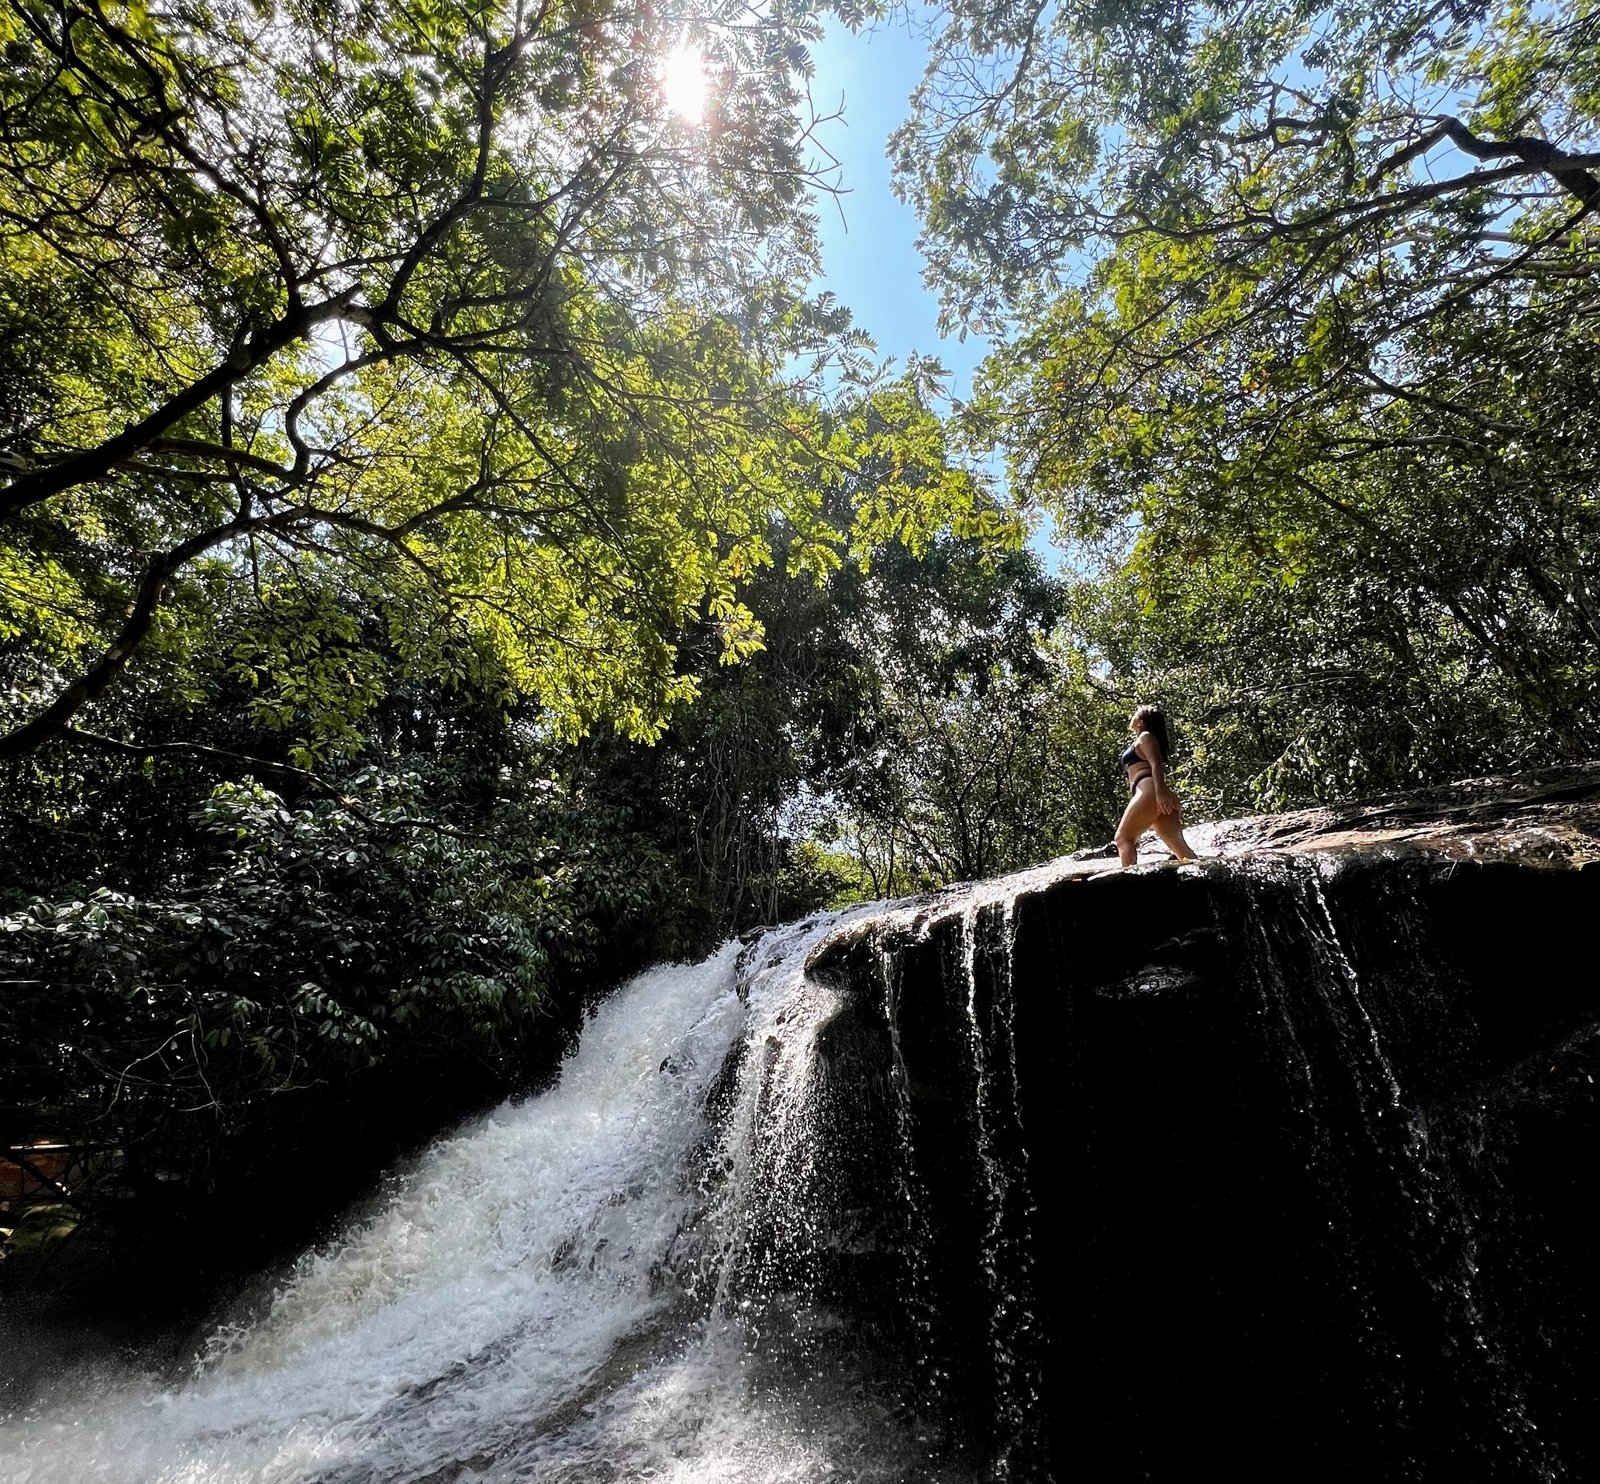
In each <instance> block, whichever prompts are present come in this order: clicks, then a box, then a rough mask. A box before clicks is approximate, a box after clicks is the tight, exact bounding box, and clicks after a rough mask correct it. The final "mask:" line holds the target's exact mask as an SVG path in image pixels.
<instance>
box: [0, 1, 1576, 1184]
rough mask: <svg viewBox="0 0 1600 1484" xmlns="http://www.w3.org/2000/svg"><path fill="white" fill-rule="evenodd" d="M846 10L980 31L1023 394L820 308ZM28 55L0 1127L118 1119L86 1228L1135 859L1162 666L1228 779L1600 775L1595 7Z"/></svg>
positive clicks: (1320, 782)
mask: <svg viewBox="0 0 1600 1484" xmlns="http://www.w3.org/2000/svg"><path fill="white" fill-rule="evenodd" d="M824 14H827V15H831V16H834V17H837V18H838V19H840V20H842V21H844V22H845V23H846V24H847V25H849V26H853V27H861V26H864V25H868V24H883V25H897V24H913V25H923V26H926V27H927V28H928V30H927V40H928V45H929V54H930V64H929V69H928V73H927V76H926V78H925V80H924V82H923V84H922V85H921V87H920V88H919V89H918V91H917V92H916V94H915V95H914V96H913V98H912V99H911V100H909V105H908V107H909V114H908V117H907V120H906V123H905V124H904V126H903V127H902V129H901V130H900V132H899V134H898V135H897V136H896V138H895V140H894V142H893V150H894V157H895V162H896V166H897V170H898V180H899V184H900V189H901V190H902V192H903V194H904V196H905V197H906V199H907V200H909V201H910V202H911V203H912V204H913V205H914V206H915V207H916V209H917V211H918V212H919V214H920V217H921V220H922V222H923V226H924V238H923V246H924V251H925V253H926V256H927V261H928V281H929V287H930V291H931V292H934V293H937V294H938V295H940V297H941V301H942V304H943V309H944V314H945V317H946V321H947V323H948V324H949V325H951V326H955V327H962V328H966V329H969V330H972V331H976V332H980V333H982V334H984V335H985V336H987V337H988V338H989V340H990V341H991V343H993V344H994V345H995V346H996V347H997V348H996V350H995V351H994V353H993V355H992V356H991V357H990V359H989V361H988V363H987V364H986V366H985V368H984V371H983V373H982V375H981V376H980V378H979V384H978V385H977V387H976V389H975V391H974V394H973V396H972V397H971V398H970V399H969V400H967V401H966V402H964V403H952V402H951V401H950V399H949V397H948V395H947V394H946V393H945V391H944V389H943V382H942V378H941V372H940V368H939V367H938V364H937V363H936V362H933V361H928V360H917V359H913V361H912V363H911V364H910V365H908V366H906V367H904V368H899V369H897V370H884V369H883V368H881V367H879V366H878V365H877V363H876V362H875V360H874V357H873V353H872V352H873V348H872V347H871V345H870V343H868V342H867V341H866V340H865V337H863V336H862V335H861V334H860V333H859V332H858V331H856V330H855V329H854V328H853V327H852V325H851V322H850V315H849V312H848V308H847V307H846V306H843V305H840V304H838V303H836V302H835V301H834V300H833V299H832V298H831V297H830V296H829V295H828V294H826V293H820V292H818V291H817V290H816V287H815V284H816V280H817V277H818V273H819V263H818V256H817V242H816V231H815V211H816V206H817V202H818V200H819V199H824V198H825V197H826V193H827V191H828V190H829V189H830V187H831V181H830V179H829V177H828V176H827V174H826V172H820V173H819V171H818V169H817V167H816V166H815V164H814V162H813V161H814V153H813V151H812V149H811V148H810V144H809V137H810V131H811V130H812V128H813V127H814V126H815V123H816V120H815V119H814V118H812V117H811V116H810V115H809V114H808V112H807V108H808V104H807V94H806V90H805V86H804V83H805V79H806V74H807V69H808V66H809V63H808V55H807V50H808V47H810V46H811V45H812V44H814V43H815V42H816V40H817V39H818V37H819V36H820V34H821V32H820V27H821V24H822V21H823V18H824ZM686 38H687V39H688V41H690V42H692V44H693V45H694V47H696V48H698V51H699V53H700V54H701V55H702V56H703V57H704V59H705V72H706V76H707V79H708V83H709V95H710V102H709V104H708V108H707V112H706V114H705V116H704V118H703V119H700V120H690V119H687V118H685V117H684V116H682V115H681V114H680V113H678V112H676V111H675V110H674V109H673V108H672V107H671V106H669V103H668V101H667V99H666V98H665V97H664V95H663V91H662V88H661V86H660V77H659V72H658V63H659V59H660V58H662V57H663V56H666V55H668V54H670V53H672V52H673V50H674V49H681V48H682V47H683V46H684V45H685V40H686ZM0 52H3V55H4V62H5V65H4V67H3V68H0V1069H3V1079H0V1141H3V1142H4V1143H6V1144H7V1145H8V1146H10V1147H14V1146H20V1145H23V1144H27V1143H29V1142H31V1141H32V1140H33V1139H34V1138H36V1137H39V1136H44V1135H48V1136H50V1137H52V1138H55V1139H58V1140H63V1141H65V1142H67V1143H70V1144H74V1145H77V1146H82V1147H85V1148H87V1147H98V1148H104V1147H111V1148H114V1149H115V1150H116V1151H117V1156H116V1159H115V1160H113V1161H103V1162H102V1164H101V1166H100V1168H101V1169H102V1176H101V1177H100V1178H98V1179H97V1180H96V1181H90V1182H88V1183H87V1184H85V1185H83V1186H82V1187H81V1188H74V1189H72V1190H67V1191H60V1192H58V1194H60V1195H62V1196H63V1197H64V1198H68V1199H70V1200H72V1201H74V1202H76V1203H77V1204H79V1205H80V1207H81V1208H82V1209H84V1210H85V1211H89V1212H91V1213H94V1212H99V1211H102V1210H109V1209H118V1208H120V1207H121V1206H122V1205H125V1204H127V1203H128V1198H129V1197H130V1196H132V1197H134V1198H135V1204H136V1203H137V1201H138V1200H144V1201H146V1202H147V1203H148V1202H150V1201H154V1200H156V1199H157V1197H158V1196H159V1198H160V1200H162V1201H166V1202H167V1203H168V1205H171V1203H172V1202H173V1201H174V1200H176V1201H178V1202H179V1203H180V1204H181V1203H183V1202H187V1203H189V1204H188V1206H187V1207H185V1209H196V1208H198V1207H197V1203H198V1204H199V1205H203V1204H204V1203H205V1202H206V1201H213V1202H215V1201H219V1200H222V1199H223V1198H224V1197H225V1196H226V1195H227V1193H228V1192H230V1191H231V1192H235V1193H237V1192H240V1191H242V1190H244V1189H245V1188H247V1187H248V1185H249V1183H250V1182H251V1180H252V1179H254V1178H256V1177H258V1176H259V1175H260V1174H261V1172H262V1171H263V1170H266V1169H269V1168H280V1167H286V1166H288V1165H292V1164H293V1163H294V1162H295V1161H296V1160H297V1159H298V1157H299V1155H300V1154H301V1153H302V1152H303V1151H304V1150H305V1149H306V1148H307V1147H308V1146H309V1144H310V1143H311V1142H312V1141H313V1140H314V1139H315V1138H316V1137H317V1130H318V1129H319V1128H321V1127H325V1126H326V1125H327V1123H328V1122H329V1121H330V1120H335V1119H337V1120H339V1121H340V1126H341V1128H343V1129H345V1130H347V1132H348V1133H349V1137H351V1138H352V1139H353V1140H356V1141H357V1142H359V1141H360V1140H361V1139H363V1138H364V1139H366V1140H367V1141H368V1142H369V1143H370V1144H371V1146H372V1147H373V1148H374V1149H377V1148H378V1146H380V1145H382V1144H383V1142H384V1141H385V1140H386V1139H389V1140H393V1139H394V1138H396V1137H399V1136H402V1135H404V1134H405V1133H407V1132H410V1133H415V1134H418V1135H420V1134H423V1133H426V1132H427V1131H428V1129H429V1128H430V1127H433V1126H437V1124H438V1123H439V1122H440V1121H442V1120H444V1119H446V1118H449V1117H451V1116H454V1115H456V1114H458V1113H459V1112H461V1111H463V1110H465V1109H467V1108H469V1107H472V1106H475V1105H479V1104H482V1103H485V1102H487V1101H489V1100H491V1099H493V1098H496V1097H498V1096H501V1095H503V1094H504V1093H505V1092H507V1091H511V1090H515V1089H518V1088H522V1087H525V1086H527V1085H528V1084H529V1082H530V1079H532V1078H533V1077H535V1076H536V1070H535V1069H536V1068H537V1067H539V1066H541V1065H544V1064H546V1063H547V1062H548V1061H549V1058H550V1057H551V1055H552V1054H554V1052H556V1051H558V1050H559V1046H560V1044H561V1041H562V1036H563V1035H564V1034H565V1033H566V1026H567V1023H568V1022H567V1017H570V1015H571V1014H572V1013H574V1011H575V1009H576V1008H578V1007H581V1005H582V1003H583V1002H584V1000H585V997H586V996H588V995H590V994H591V993H593V992H596V991H598V990H600V989H603V988H604V987H605V986H606V985H608V984H610V983H614V982H615V981H616V979H617V978H618V977H619V976H620V975H622V974H623V973H625V972H627V971H628V970H629V969H631V968H633V967H635V966H636V965H638V964H639V963H641V962H643V961H644V960H646V959H648V958H650V957H656V956H662V955H685V954H690V953H696V952H699V951H702V950H703V949H704V948H706V947H707V946H709V945H710V944H711V943H713V942H715V941H717V940H718V939H719V938H721V937H724V936H726V935H727V934H729V933H731V932H736V931H741V930H743V929H746V928H749V927H751V926H753V925H756V924H759V923H763V922H769V921H773V920H777V919H780V918H783V917H786V916H792V915H796V914H799V913H803V912H806V911H809V910H813V909H815V908H817V907H819V906H822V905H825V904H827V903H829V902H834V901H840V900H849V899H852V898H860V897H875V896H883V895H896V894H902V893H906V892H912V891H917V890H922V889H926V888H929V887H933V886H937V885H940V884H943V883H946V882H949V881H952V880H958V879H966V878H971V877H976V876H983V875H988V874H993V873H995V872H999V871H1003V870H1006V869H1009V868H1013V867H1017V866H1021V865H1025V864H1029V863H1032V862H1034V861H1037V860H1040V859H1044V858H1047V857H1049V856H1052V855H1055V854H1059V853H1061V852H1063V851H1067V850H1071V849H1074V848H1077V847H1080V846H1095V845H1099V844H1100V843H1101V842H1103V841H1104V840H1106V839H1107V838H1108V837H1109V835H1110V832H1111V829H1112V827H1113V825H1114V823H1115V819H1116V814H1117V810H1118V807H1119V805H1120V799H1119V796H1118V786H1117V785H1118V780H1117V777H1116V772H1115V769H1114V768H1113V767H1112V766H1111V762H1110V760H1111V758H1112V757H1113V756H1114V755H1115V752H1116V750H1117V747H1118V745H1119V738H1120V736H1121V733H1122V728H1123V724H1124V720H1125V717H1126V715H1127V711H1128V709H1129V707H1130V706H1131V705H1132V704H1133V703H1134V702H1136V701H1139V700H1145V699H1152V698H1155V699H1160V700H1162V701H1164V702H1165V703H1166V705H1167V706H1168V708H1169V709H1170V710H1171V711H1172V712H1173V714H1174V715H1175V717H1176V719H1177V722H1178V757H1177V759H1176V762H1177V776H1178V780H1179V783H1180V785H1181V786H1182V787H1183V789H1184V790H1185V797H1186V800H1187V801H1188V804H1189V808H1190V810H1191V813H1199V814H1202V815H1203V814H1208V813H1209V814H1213V815H1215V814H1218V813H1233V812H1241V811H1246V810H1250V809H1257V808H1276V807H1282V806H1285V805H1290V804H1295V803H1303V802H1310V801H1313V800H1335V799H1341V798H1348V797H1352V796H1355V795H1358V794H1365V793H1371V792H1374V791H1379V790H1384V789H1391V788H1398V787H1403V786H1408V785H1415V784H1419V783H1425V782H1435V781H1440V780H1443V779H1445V778H1448V777H1452V776H1460V775H1462V774H1466V773H1476V772H1484V771H1489V770H1494V769H1505V768H1514V767H1518V766H1526V765H1529V764H1533V763H1541V762H1547V761H1558V760H1562V759H1576V758H1580V757H1585V756H1592V755H1593V753H1594V750H1595V749H1594V743H1593V741H1592V738H1593V737H1594V735H1595V728H1596V723H1597V720H1600V717H1597V710H1600V671H1597V667H1596V646H1597V642H1600V544H1597V535H1600V491H1597V486H1596V472H1597V457H1600V359H1597V355H1596V352H1597V350H1600V227H1597V226H1596V220H1595V217H1596V209H1597V208H1600V9H1597V8H1596V6H1595V5H1594V3H1593V0H1563V3H1559V4H1555V5H1550V6H1543V7H1538V8H1534V9H1530V8H1528V7H1526V6H1524V5H1522V4H1520V3H1507V4H1499V3H1476V0H1442V3H1432V0H1415V3H1413V0H1383V3H1381V4H1378V5H1375V6H1370V7H1365V8H1356V9H1348V8H1345V9H1341V8H1338V7H1333V8H1328V7H1317V6H1310V5H1297V4H1292V3H1283V0H1276V3H1269V0H1242V3H1240V4H1239V5H1236V6H1233V7H1220V6H1215V5H1204V4H1193V5H1190V4H1178V5H1168V4H1163V5H1152V4H1148V3H1141V0H1129V3H1122V0H1117V3H1109V4H1108V3H1105V0H1002V3H988V0H945V3H942V4H941V5H938V6H935V7H933V8H931V9H929V10H926V11H919V12H917V13H915V14H913V15H905V14H902V13H901V12H899V11H898V10H896V9H894V8H892V7H880V8H864V7H862V6H860V5H858V4H856V3H855V0H831V3H829V4H826V5H823V6H806V5H804V4H795V5H790V4H783V5H778V6H773V7H765V8H758V9H754V10H752V9H750V8H747V7H743V6H735V5H730V4H725V3H722V0H670V3H658V0H569V3H562V4H556V3H552V0H539V3H535V0H510V3H506V4H500V5H487V4H483V3H480V0H162V3H159V4H147V3H144V0H119V3H116V4H109V3H104V0H0ZM996 450H998V451H999V452H1000V453H1001V455H1003V458H1004V461H1005V468H1006V478H1005V480H1004V481H1003V482H1001V481H996V480H995V479H993V478H992V477H990V476H989V475H987V474H986V473H985V472H984V471H985V469H986V468H987V467H989V465H988V463H986V461H987V460H990V459H991V458H992V455H993V453H994V452H995V451H996ZM1041 513H1048V515H1049V516H1050V518H1051V529H1052V530H1053V532H1054V538H1053V539H1054V540H1055V542H1056V543H1057V547H1058V551H1057V552H1056V553H1055V554H1054V555H1053V556H1050V557H1049V558H1048V559H1047V558H1046V557H1044V556H1042V555H1041V552H1042V551H1043V550H1044V544H1043V539H1042V537H1041V535H1040V533H1039V526H1038V517H1039V515H1040V514H1041ZM1030 533H1031V539H1030ZM419 1089H421V1090H422V1091H421V1092H420V1094H419ZM21 1157H25V1156H21Z"/></svg>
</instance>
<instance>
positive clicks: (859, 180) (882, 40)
mask: <svg viewBox="0 0 1600 1484" xmlns="http://www.w3.org/2000/svg"><path fill="white" fill-rule="evenodd" d="M813 57H814V58H815V61H816V68H817V74H816V77H815V78H814V79H813V81H812V84H811V96H812V101H813V104H814V105H815V108H816V111H817V113H819V114H829V113H833V112H835V111H837V110H838V109H839V108H840V106H841V102H842V106H843V110H844V116H843V118H842V119H838V120H834V121H833V122H831V123H828V124H824V125H822V126H821V127H820V128H819V130H818V133H817V138H818V140H819V142H820V143H821V144H822V145H823V146H824V148H826V149H827V150H828V151H829V153H831V154H832V155H834V156H835V157H836V158H837V159H838V161H839V165H840V170H839V183H840V185H841V186H842V188H843V189H844V191H845V192H846V193H847V194H845V195H843V196H841V197H840V198H838V200H837V202H835V201H834V200H831V199H828V198H823V199H822V200H821V201H819V203H818V205H819V216H820V219H821V229H822V251H823V266H824V276H823V284H824V286H825V287H827V288H830V289H832V290H833V292H834V293H835V294H837V295H838V297H839V299H840V300H841V301H842V302H843V303H844V304H846V305H848V306H849V308H850V310H851V311H852V313H853V314H854V316H855V320H856V323H857V324H858V325H860V326H861V327H862V328H863V329H865V330H866V331H867V333H868V334H870V335H871V336H872V337H873V339H874V340H876V341H877V343H878V351H879V354H880V355H892V356H894V357H895V358H896V359H897V360H898V361H899V362H901V363H902V364H903V363H904V361H905V358H906V355H907V354H908V353H909V352H911V351H913V350H916V351H921V352H923V353H924V354H927V355H936V356H938V357H939V359H940V360H941V361H943V362H944V364H945V365H946V366H947V367H948V368H949V369H950V370H951V371H952V372H953V373H954V382H953V389H954V390H955V392H956V393H957V395H960V396H964V395H966V393H967V392H968V391H969V390H970V388H971V384H972V371H973V369H974V368H975V367H976V366H977V364H978V362H979V361H980V360H982V359H983V355H984V350H985V347H984V344H983V342H982V341H980V340H978V339H976V338H969V339H968V340H967V341H966V342H965V343H964V344H963V343H962V342H961V341H959V340H957V339H956V338H954V337H951V338H950V339H948V340H941V339H940V338H939V333H938V329H937V327H936V322H937V320H938V313H939V310H938V299H937V296H936V295H935V294H934V292H933V291H932V290H931V289H928V288H926V287H925V286H924V285H923V282H922V267H923V264H922V255H921V254H920V253H919V252H918V251H917V248H916V239H917V218H916V213H915V212H913V211H912V209H911V208H910V207H909V206H905V205H902V204H901V203H900V202H899V201H897V200H896V199H895V197H894V193H893V192H892V191H891V190H890V188H889V160H888V157H887V155H886V154H885V149H886V146H887V145H888V141H889V135H890V134H891V133H892V132H893V131H894V130H895V129H896V128H897V127H898V126H899V124H900V122H901V120H902V119H903V118H905V116H906V113H907V99H908V98H909V97H910V96H911V90H912V89H913V88H914V87H915V86H916V85H917V83H918V81H919V80H920V79H921V77H922V69H923V66H924V64H925V62H926V58H927V53H926V49H925V48H924V46H923V44H922V41H921V39H920V38H919V37H917V36H914V35H913V34H912V33H911V31H910V30H909V28H908V27H907V26H906V25H905V23H904V22H903V21H901V22H897V23H888V24H885V25H882V26H880V27H878V28H877V29H875V30H872V31H863V32H859V33H854V34H852V33H851V32H850V31H849V30H847V29H846V28H845V27H844V26H841V25H839V24H838V23H837V22H835V21H832V20H830V21H828V22H827V36H826V39H825V40H824V41H823V42H822V44H821V45H820V46H818V47H816V48H815V49H814V51H813ZM841 213H842V216H841Z"/></svg>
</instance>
